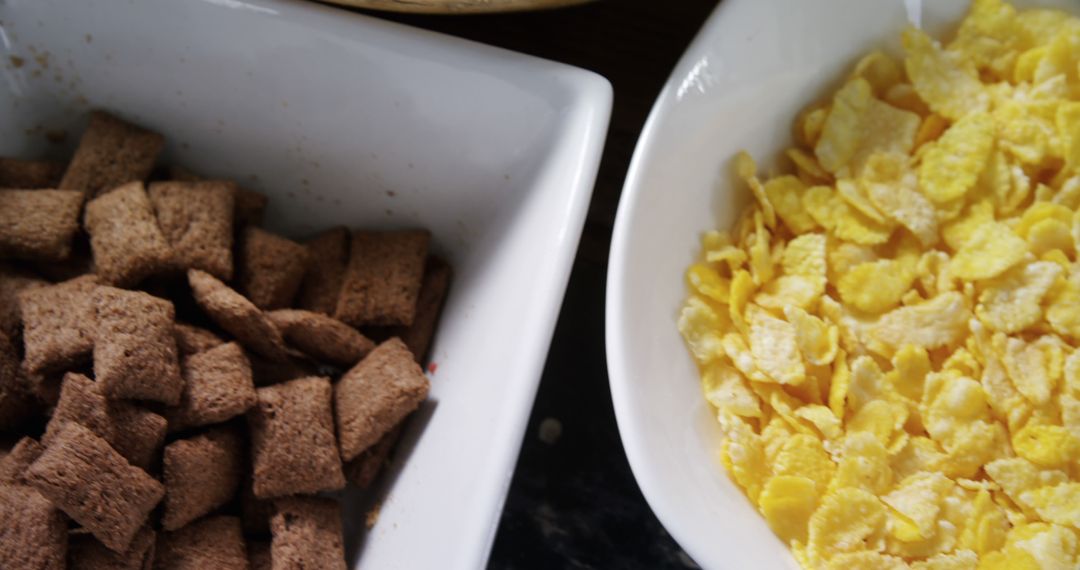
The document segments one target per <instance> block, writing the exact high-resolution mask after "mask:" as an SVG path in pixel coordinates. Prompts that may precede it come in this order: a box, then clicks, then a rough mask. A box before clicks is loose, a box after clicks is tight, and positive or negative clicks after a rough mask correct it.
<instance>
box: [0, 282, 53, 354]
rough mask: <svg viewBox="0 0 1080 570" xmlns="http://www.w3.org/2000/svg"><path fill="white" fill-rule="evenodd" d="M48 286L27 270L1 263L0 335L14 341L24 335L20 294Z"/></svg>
mask: <svg viewBox="0 0 1080 570" xmlns="http://www.w3.org/2000/svg"><path fill="white" fill-rule="evenodd" d="M48 284H49V283H48V281H45V280H44V279H42V278H40V277H38V276H37V275H35V274H33V273H31V272H29V271H26V270H25V269H20V268H18V267H13V266H11V265H8V264H6V263H0V333H4V334H6V335H7V336H8V338H10V339H13V340H14V339H18V338H19V336H20V335H21V334H22V314H21V313H20V312H19V292H20V291H24V290H26V289H33V288H35V287H43V286H45V285H48Z"/></svg>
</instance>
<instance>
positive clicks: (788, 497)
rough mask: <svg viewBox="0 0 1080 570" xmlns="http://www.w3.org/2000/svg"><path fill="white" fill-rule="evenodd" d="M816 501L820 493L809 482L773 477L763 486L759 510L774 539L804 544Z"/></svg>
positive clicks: (792, 476) (794, 476) (809, 480)
mask: <svg viewBox="0 0 1080 570" xmlns="http://www.w3.org/2000/svg"><path fill="white" fill-rule="evenodd" d="M819 499H820V491H819V489H818V486H817V484H816V483H814V481H813V480H811V479H809V478H807V477H800V476H797V475H775V476H773V478H772V479H769V482H768V483H766V484H765V488H764V489H763V490H762V492H761V496H760V499H759V506H760V508H761V514H763V515H765V521H766V522H768V523H769V527H771V528H772V529H773V532H775V533H776V536H779V537H780V538H782V539H783V540H784V541H785V542H788V541H792V540H798V541H806V534H807V524H808V523H809V521H810V516H811V515H813V514H814V511H815V510H816V509H817V506H818V500H819Z"/></svg>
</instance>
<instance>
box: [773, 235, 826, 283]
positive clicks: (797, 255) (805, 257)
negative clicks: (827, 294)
mask: <svg viewBox="0 0 1080 570" xmlns="http://www.w3.org/2000/svg"><path fill="white" fill-rule="evenodd" d="M781 265H782V267H783V269H784V273H785V274H787V275H799V276H802V277H806V278H807V279H810V280H813V281H814V282H815V283H816V284H818V285H819V286H820V287H821V288H822V290H824V288H825V271H826V255H825V236H824V235H822V234H803V235H800V236H799V237H796V238H794V239H792V240H791V241H790V242H788V246H787V248H785V249H784V255H783V256H782V257H781Z"/></svg>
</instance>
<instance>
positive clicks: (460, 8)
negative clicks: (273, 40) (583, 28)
mask: <svg viewBox="0 0 1080 570" xmlns="http://www.w3.org/2000/svg"><path fill="white" fill-rule="evenodd" d="M327 1H328V2H333V3H334V4H341V5H343V6H354V7H356V8H369V9H372V10H386V11H388V12H414V13H426V14H482V13H491V12H523V11H526V10H545V9H550V8H561V7H563V6H573V5H575V4H585V3H587V2H590V1H591V0H327Z"/></svg>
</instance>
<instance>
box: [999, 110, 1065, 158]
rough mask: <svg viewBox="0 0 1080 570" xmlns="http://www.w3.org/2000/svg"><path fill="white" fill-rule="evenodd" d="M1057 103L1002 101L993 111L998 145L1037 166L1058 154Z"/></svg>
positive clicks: (1012, 154)
mask: <svg viewBox="0 0 1080 570" xmlns="http://www.w3.org/2000/svg"><path fill="white" fill-rule="evenodd" d="M1056 115H1057V103H1056V102H1054V101H1016V100H1009V101H1005V102H1003V103H1001V104H1000V105H999V106H998V107H997V108H996V109H994V112H993V114H992V118H993V122H994V125H995V128H996V130H997V133H998V137H999V138H998V146H999V147H1000V148H1001V149H1003V150H1005V151H1007V152H1008V153H1009V154H1010V155H1011V156H1014V157H1016V159H1017V160H1018V161H1020V163H1021V164H1028V165H1038V164H1041V163H1043V162H1044V161H1045V160H1046V158H1047V157H1048V156H1051V155H1056V154H1059V152H1060V151H1058V148H1057V147H1058V145H1059V144H1060V143H1059V141H1058V138H1057V134H1058V133H1057V125H1056Z"/></svg>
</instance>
